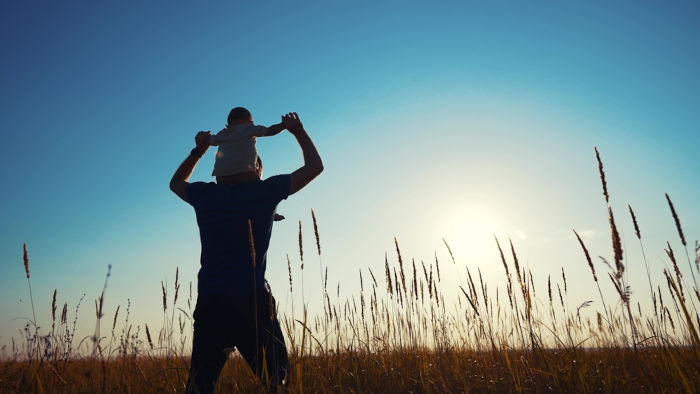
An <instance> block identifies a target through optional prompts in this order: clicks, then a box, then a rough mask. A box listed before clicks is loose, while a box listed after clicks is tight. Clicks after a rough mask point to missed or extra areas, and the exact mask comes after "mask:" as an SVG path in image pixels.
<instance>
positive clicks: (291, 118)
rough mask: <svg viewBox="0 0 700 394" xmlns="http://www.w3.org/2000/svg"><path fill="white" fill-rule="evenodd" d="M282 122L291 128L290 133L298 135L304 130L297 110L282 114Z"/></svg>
mask: <svg viewBox="0 0 700 394" xmlns="http://www.w3.org/2000/svg"><path fill="white" fill-rule="evenodd" d="M282 124H284V127H285V128H286V129H287V130H289V132H290V133H292V134H294V135H297V134H299V133H301V132H302V131H304V125H303V124H301V120H300V119H299V115H297V113H296V112H290V113H288V114H286V115H283V116H282Z"/></svg>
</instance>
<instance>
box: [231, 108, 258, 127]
mask: <svg viewBox="0 0 700 394" xmlns="http://www.w3.org/2000/svg"><path fill="white" fill-rule="evenodd" d="M252 121H253V115H251V113H250V111H248V110H247V109H245V108H243V107H236V108H234V109H232V110H231V112H229V113H228V119H227V120H226V127H229V126H235V125H239V124H243V123H250V122H252Z"/></svg>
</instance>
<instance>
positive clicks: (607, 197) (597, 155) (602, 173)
mask: <svg viewBox="0 0 700 394" xmlns="http://www.w3.org/2000/svg"><path fill="white" fill-rule="evenodd" d="M593 149H594V150H595V158H596V160H598V172H599V173H600V181H601V183H602V184H603V195H604V196H605V202H606V203H609V202H610V195H609V194H608V183H607V182H606V181H605V171H603V161H602V160H600V153H598V147H594V148H593Z"/></svg>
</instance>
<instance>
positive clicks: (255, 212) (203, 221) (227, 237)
mask: <svg viewBox="0 0 700 394" xmlns="http://www.w3.org/2000/svg"><path fill="white" fill-rule="evenodd" d="M290 184H291V176H290V175H277V176H273V177H270V178H268V179H266V180H264V181H257V182H251V183H244V184H216V183H213V182H209V183H206V182H193V183H189V184H188V185H187V188H186V189H185V194H186V196H187V201H188V202H189V203H190V204H191V205H192V206H193V207H194V210H195V213H196V214H197V224H198V225H199V238H200V240H201V242H202V255H201V259H200V262H201V264H202V267H201V268H200V270H199V276H198V278H199V281H198V286H197V288H198V291H199V293H200V294H230V293H249V292H253V291H255V290H262V289H263V286H264V285H265V268H266V265H267V248H268V246H269V244H270V235H271V234H272V219H273V214H274V213H275V210H276V208H277V204H278V203H279V202H280V201H282V200H284V199H286V198H287V196H288V195H289V187H290ZM248 220H250V223H251V227H252V235H253V244H254V245H255V260H256V261H255V262H253V258H252V254H251V247H250V246H251V245H250V244H251V242H250V236H249V231H248Z"/></svg>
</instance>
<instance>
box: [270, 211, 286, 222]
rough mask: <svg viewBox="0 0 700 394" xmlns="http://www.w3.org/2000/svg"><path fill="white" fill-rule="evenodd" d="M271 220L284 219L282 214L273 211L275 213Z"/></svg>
mask: <svg viewBox="0 0 700 394" xmlns="http://www.w3.org/2000/svg"><path fill="white" fill-rule="evenodd" d="M272 220H274V221H275V222H279V221H280V220H284V216H282V215H280V214H278V213H277V212H275V215H274V216H273V217H272Z"/></svg>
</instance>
